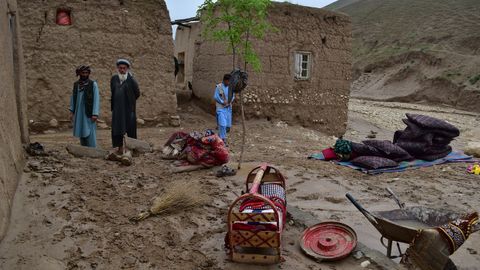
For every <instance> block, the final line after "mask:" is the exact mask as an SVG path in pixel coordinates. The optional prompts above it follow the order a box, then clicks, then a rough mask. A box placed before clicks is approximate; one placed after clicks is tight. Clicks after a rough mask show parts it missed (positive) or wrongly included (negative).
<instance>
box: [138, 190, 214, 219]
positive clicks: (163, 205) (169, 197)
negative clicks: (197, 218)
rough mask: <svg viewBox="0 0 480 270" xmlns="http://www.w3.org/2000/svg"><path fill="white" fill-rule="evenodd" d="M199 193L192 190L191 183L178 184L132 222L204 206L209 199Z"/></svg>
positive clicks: (156, 199)
mask: <svg viewBox="0 0 480 270" xmlns="http://www.w3.org/2000/svg"><path fill="white" fill-rule="evenodd" d="M198 192H199V190H198V189H192V184H191V183H189V182H176V183H174V184H173V185H172V186H171V187H170V188H168V189H167V190H166V191H164V192H163V193H162V194H160V196H158V197H156V198H155V199H154V200H153V203H152V206H151V207H150V209H149V210H148V211H146V212H142V213H140V214H138V215H137V216H134V217H132V218H130V220H131V221H133V222H138V221H141V220H144V219H146V218H148V217H150V216H152V215H162V214H171V213H174V212H178V211H182V210H186V209H191V208H194V207H196V206H200V205H203V204H205V203H206V202H207V197H206V196H204V195H202V194H199V193H198Z"/></svg>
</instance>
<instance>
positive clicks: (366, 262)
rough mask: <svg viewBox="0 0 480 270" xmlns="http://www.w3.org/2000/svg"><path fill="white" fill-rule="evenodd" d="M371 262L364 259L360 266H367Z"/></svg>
mask: <svg viewBox="0 0 480 270" xmlns="http://www.w3.org/2000/svg"><path fill="white" fill-rule="evenodd" d="M370 264H371V262H370V261H369V260H366V261H363V262H362V263H361V264H360V266H361V267H362V268H367V267H368V266H369V265H370Z"/></svg>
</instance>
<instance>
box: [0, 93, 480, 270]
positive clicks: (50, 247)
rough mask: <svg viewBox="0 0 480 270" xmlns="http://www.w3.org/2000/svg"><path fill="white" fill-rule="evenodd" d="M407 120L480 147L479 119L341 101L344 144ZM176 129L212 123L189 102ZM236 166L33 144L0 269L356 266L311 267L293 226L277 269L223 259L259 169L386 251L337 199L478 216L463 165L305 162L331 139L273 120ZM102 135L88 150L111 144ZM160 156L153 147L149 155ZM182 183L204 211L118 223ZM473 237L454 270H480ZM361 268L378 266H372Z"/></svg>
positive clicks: (257, 128) (258, 128) (61, 138)
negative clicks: (186, 166)
mask: <svg viewBox="0 0 480 270" xmlns="http://www.w3.org/2000/svg"><path fill="white" fill-rule="evenodd" d="M405 112H415V113H425V114H429V115H432V116H436V117H440V118H443V119H447V120H449V121H450V122H452V123H453V124H455V125H457V126H458V127H459V128H460V129H461V132H462V135H461V137H460V138H458V140H456V141H455V142H454V146H455V147H457V148H462V147H463V146H464V145H465V143H466V142H468V141H474V140H479V139H480V133H479V129H478V127H475V125H476V124H478V116H476V115H474V114H471V113H467V112H460V111H456V110H453V109H449V108H439V107H430V106H423V105H411V104H401V103H381V102H370V101H361V100H352V101H351V102H350V114H349V118H350V121H349V130H348V132H347V133H346V137H347V138H349V139H354V140H356V141H358V140H362V139H364V138H365V137H366V136H367V135H368V134H369V133H370V132H371V131H372V130H373V131H375V132H377V133H378V135H377V137H378V138H384V139H391V138H392V136H393V131H394V130H396V129H398V128H403V124H402V122H401V117H402V115H403V114H404V113H405ZM179 114H180V115H181V117H182V121H183V122H182V129H184V130H201V129H204V128H213V127H214V126H215V124H214V121H215V119H214V117H213V116H210V115H206V114H205V113H203V112H201V111H200V110H198V109H197V108H196V107H195V106H193V105H188V104H187V105H184V106H182V107H181V108H180V110H179ZM247 128H248V131H249V132H248V135H249V137H248V139H247V149H246V158H245V159H246V161H247V163H246V164H245V165H244V166H243V169H242V170H241V171H240V172H239V173H238V174H237V176H235V177H230V178H217V177H215V176H214V171H213V170H204V171H197V172H190V173H184V174H172V173H171V172H170V162H168V161H164V160H161V159H160V155H159V153H158V152H154V153H149V154H144V155H141V156H139V157H136V158H135V160H134V164H133V165H132V166H130V167H124V166H121V165H118V164H117V163H112V162H109V161H105V160H96V159H88V158H83V159H80V158H75V157H73V156H71V155H69V154H68V153H67V152H66V150H65V146H66V145H67V144H70V143H77V140H76V139H75V138H72V137H71V135H70V132H63V133H56V134H45V135H35V136H32V138H31V139H32V141H39V142H41V143H42V144H44V145H45V147H46V149H47V150H48V151H49V152H50V155H49V156H48V157H41V158H29V159H28V164H29V166H27V168H26V169H25V171H27V172H26V173H25V174H24V177H23V178H22V180H21V181H20V184H19V187H18V190H17V194H16V197H15V201H14V205H13V211H12V220H11V224H10V227H9V231H8V233H7V235H6V237H5V238H4V240H3V241H2V242H1V244H0V269H39V270H43V269H49V270H50V269H51V270H56V269H338V270H341V269H362V268H361V267H360V263H361V262H362V261H363V260H355V259H354V258H352V257H350V258H348V259H346V260H344V261H342V262H340V263H317V262H314V261H313V260H310V259H309V258H307V257H305V256H304V255H303V254H302V253H301V252H300V251H299V249H298V238H299V236H300V234H301V231H302V230H303V228H302V227H301V226H298V224H296V223H295V222H294V221H293V222H291V223H290V225H288V226H287V228H286V231H285V235H284V239H283V241H284V248H283V249H284V258H285V262H283V263H281V264H279V265H275V266H270V267H256V266H249V265H239V264H234V263H231V262H229V261H228V260H227V257H226V255H225V252H224V249H223V243H224V236H225V232H226V225H225V219H226V213H227V208H228V205H229V204H230V203H231V202H232V201H233V200H234V199H235V198H236V196H237V195H238V194H240V192H241V190H242V187H243V181H244V178H245V175H246V174H247V172H248V170H249V169H251V168H252V167H253V166H255V165H256V164H258V163H260V162H262V161H267V162H270V163H272V164H274V165H275V166H278V167H279V168H280V169H281V171H282V172H283V173H284V174H285V175H286V176H287V177H288V180H287V185H288V189H287V197H288V203H289V205H292V206H298V207H299V208H300V209H302V210H304V211H306V212H310V213H312V214H313V215H314V216H316V217H317V219H318V221H324V220H337V221H341V222H345V223H347V224H349V225H350V226H352V227H353V228H354V229H355V230H356V231H357V234H358V237H359V240H360V241H361V242H362V243H364V244H365V245H367V246H369V247H370V248H373V249H378V250H380V251H382V252H384V251H385V250H384V248H383V247H382V246H381V245H380V244H379V238H380V234H379V233H378V232H377V231H376V230H375V229H374V228H373V226H371V225H370V224H369V223H368V221H367V220H366V219H365V218H364V217H363V216H362V215H361V214H360V213H359V212H358V211H357V210H356V209H355V208H354V207H353V206H352V205H351V204H350V203H349V202H348V201H347V200H346V199H345V196H344V195H345V193H346V192H350V193H352V194H353V195H354V196H355V197H356V198H357V199H358V200H359V201H360V202H361V203H362V204H363V205H364V206H365V207H367V208H369V209H372V210H383V209H392V208H394V207H395V204H394V203H393V201H391V199H389V198H387V196H386V192H385V191H384V190H385V188H386V187H391V188H392V189H394V190H395V191H396V192H397V194H398V195H399V196H400V197H401V199H403V200H404V201H406V202H407V204H408V205H424V206H429V207H433V208H439V209H443V210H444V211H454V212H465V211H473V210H479V209H480V194H479V193H478V186H479V184H478V183H479V181H480V177H479V176H473V175H468V174H466V172H465V169H466V164H448V165H440V166H435V167H430V168H423V169H419V170H414V171H407V172H404V173H394V174H383V175H378V176H368V175H364V174H362V173H360V172H357V171H353V170H351V169H348V168H344V167H340V166H337V165H335V164H332V163H329V162H322V161H313V160H308V159H307V158H306V157H307V156H308V155H309V154H311V153H314V152H316V151H319V150H321V149H323V148H325V147H328V146H330V145H331V144H332V143H333V142H334V140H335V138H333V137H330V136H325V135H323V134H321V133H319V132H316V131H312V130H308V129H304V128H302V127H298V126H288V125H285V124H284V123H281V122H280V123H279V122H278V121H274V120H273V121H271V122H267V121H263V120H262V121H261V120H253V121H249V122H248V123H247ZM175 130H177V128H162V127H159V128H145V129H140V130H139V137H140V138H142V139H145V140H147V141H149V142H151V143H153V144H154V145H155V146H157V147H159V146H161V145H162V144H163V142H164V141H165V140H166V139H167V138H168V136H169V135H170V134H171V133H172V132H174V131H175ZM109 134H110V133H109V131H108V130H101V131H99V134H98V143H99V145H100V146H101V147H103V148H109V146H110V137H109ZM239 141H240V125H239V124H238V123H236V124H235V125H234V129H233V132H232V140H231V149H232V161H235V160H236V159H237V157H238V154H239ZM157 149H158V148H157ZM179 180H186V181H189V182H190V183H191V187H192V192H201V193H204V194H208V196H209V198H210V200H209V202H208V203H207V204H206V205H203V206H199V207H197V208H195V209H192V210H189V211H183V212H180V213H175V214H172V215H168V216H156V217H151V218H149V219H147V220H145V221H142V222H140V223H138V224H132V223H130V222H129V221H128V218H129V217H131V216H132V215H135V214H137V213H138V212H139V211H141V210H144V209H146V208H147V207H148V206H149V204H150V202H151V200H152V198H154V197H155V196H156V194H159V193H160V192H161V191H162V190H164V189H165V188H168V186H169V185H171V184H172V183H174V182H175V181H179ZM479 251H480V234H474V235H472V236H471V237H470V239H469V240H468V241H467V242H466V244H465V245H464V246H462V247H461V249H460V250H458V251H457V253H456V254H455V255H454V256H453V260H454V262H455V263H456V264H457V266H458V268H459V269H480V254H478V252H479ZM369 269H380V267H378V266H376V265H375V264H372V265H370V266H369Z"/></svg>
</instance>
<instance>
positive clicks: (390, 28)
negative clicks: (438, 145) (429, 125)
mask: <svg viewBox="0 0 480 270" xmlns="http://www.w3.org/2000/svg"><path fill="white" fill-rule="evenodd" d="M478 4H479V1H478V0H422V1H418V0H401V1H399V0H340V1H337V2H335V3H333V4H331V5H329V6H327V7H326V8H327V9H331V10H334V11H337V12H342V13H346V14H348V15H350V16H351V17H352V21H353V35H354V45H353V46H354V48H353V55H354V58H355V59H354V68H355V74H356V76H355V79H356V80H355V82H354V84H353V88H352V96H355V97H363V98H371V99H383V100H400V101H410V102H413V101H416V102H422V101H426V102H432V103H443V104H446V105H451V106H455V107H459V108H463V109H467V110H475V111H480V106H478V104H479V102H480V94H479V93H480V5H478Z"/></svg>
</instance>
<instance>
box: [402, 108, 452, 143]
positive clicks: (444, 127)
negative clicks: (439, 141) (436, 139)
mask: <svg viewBox="0 0 480 270" xmlns="http://www.w3.org/2000/svg"><path fill="white" fill-rule="evenodd" d="M406 115H407V118H408V120H410V121H411V122H413V123H415V124H417V125H419V126H421V127H423V128H427V129H433V130H436V131H438V132H440V131H443V132H442V133H444V134H445V135H448V136H449V137H457V136H459V135H460V130H458V128H457V127H456V126H454V125H452V124H450V123H448V122H446V121H444V120H441V119H438V118H434V117H431V116H427V115H421V114H410V113H407V114H406Z"/></svg>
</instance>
